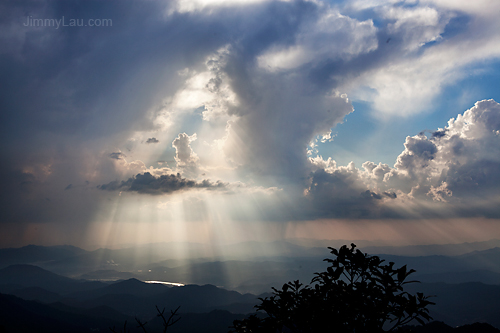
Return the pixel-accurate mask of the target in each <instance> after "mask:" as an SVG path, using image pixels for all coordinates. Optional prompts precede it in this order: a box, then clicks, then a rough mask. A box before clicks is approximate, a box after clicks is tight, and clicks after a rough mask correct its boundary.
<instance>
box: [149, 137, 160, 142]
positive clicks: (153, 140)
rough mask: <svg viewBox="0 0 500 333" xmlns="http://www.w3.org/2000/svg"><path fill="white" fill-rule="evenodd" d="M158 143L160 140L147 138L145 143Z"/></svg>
mask: <svg viewBox="0 0 500 333" xmlns="http://www.w3.org/2000/svg"><path fill="white" fill-rule="evenodd" d="M158 142H160V140H158V139H157V138H149V139H148V140H147V141H146V143H158Z"/></svg>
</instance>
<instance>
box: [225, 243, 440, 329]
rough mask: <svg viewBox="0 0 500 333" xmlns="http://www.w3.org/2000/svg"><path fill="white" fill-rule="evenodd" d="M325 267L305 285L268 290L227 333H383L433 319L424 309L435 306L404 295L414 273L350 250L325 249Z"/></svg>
mask: <svg viewBox="0 0 500 333" xmlns="http://www.w3.org/2000/svg"><path fill="white" fill-rule="evenodd" d="M329 249H330V253H331V254H333V255H334V258H333V259H325V261H326V262H328V263H330V266H329V267H328V268H327V269H326V271H325V272H321V273H315V277H314V278H313V279H312V281H311V284H310V285H303V284H302V283H300V282H299V281H298V280H297V281H293V282H288V283H286V284H284V285H283V286H282V288H281V290H278V289H276V288H273V295H272V296H271V297H266V298H260V301H261V304H260V305H257V306H256V309H257V310H260V311H263V312H264V313H265V316H261V317H259V316H257V315H252V316H250V317H249V318H247V319H244V320H239V321H238V320H237V321H235V322H234V323H233V327H232V329H233V330H232V332H237V333H243V332H245V333H248V332H262V333H266V332H272V333H276V332H294V333H295V332H297V333H298V332H300V333H305V332H333V331H334V332H346V333H347V332H349V333H350V332H356V333H358V332H370V333H376V332H385V331H397V330H398V329H401V327H403V326H404V325H406V324H408V323H409V322H411V321H413V320H416V321H418V322H419V323H422V324H423V323H424V320H430V319H432V318H431V317H430V316H429V310H428V309H427V306H428V305H430V304H434V303H432V302H430V301H429V300H428V298H429V297H428V296H424V295H423V294H422V293H417V294H416V295H412V294H410V293H408V292H406V291H404V290H403V287H404V285H405V284H408V283H414V282H418V281H407V278H408V276H409V275H410V274H412V273H414V272H415V270H413V269H410V270H408V269H407V267H406V265H405V266H403V267H400V268H394V263H393V262H389V263H385V261H384V260H382V259H380V258H379V257H378V256H369V255H367V254H365V253H362V252H361V251H360V250H358V249H356V246H355V245H354V244H351V247H347V246H346V245H344V246H342V247H341V248H340V249H339V250H337V249H334V248H331V247H330V248H329Z"/></svg>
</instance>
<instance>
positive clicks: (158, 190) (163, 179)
mask: <svg viewBox="0 0 500 333" xmlns="http://www.w3.org/2000/svg"><path fill="white" fill-rule="evenodd" d="M98 188H99V189H101V190H106V191H129V192H138V193H144V194H168V193H173V192H177V191H186V190H189V189H208V190H224V189H226V188H227V184H226V183H223V182H220V181H217V182H215V183H214V182H211V181H209V180H207V179H205V180H203V181H201V182H198V181H195V180H190V179H186V178H182V177H181V175H180V174H179V173H178V174H176V175H174V174H171V175H161V176H158V177H155V176H153V175H151V174H150V173H149V172H145V173H144V174H137V175H136V176H134V177H131V178H129V179H128V180H126V181H121V182H119V181H113V182H110V183H108V184H104V185H99V186H98Z"/></svg>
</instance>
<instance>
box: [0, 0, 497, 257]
mask: <svg viewBox="0 0 500 333" xmlns="http://www.w3.org/2000/svg"><path fill="white" fill-rule="evenodd" d="M499 14H500V2H498V1H495V0H478V1H475V2H470V1H465V0H421V1H415V0H414V1H396V0H353V1H319V0H318V1H315V0H312V1H300V0H289V1H265V0H247V1H245V0H233V1H230V0H227V1H224V0H179V1H174V0H172V1H156V0H149V1H142V2H138V1H126V0H124V1H44V0H33V1H17V0H16V1H2V3H1V4H0V25H1V29H0V86H1V88H2V89H0V116H1V120H0V126H1V130H0V137H1V141H2V145H1V146H0V147H1V159H2V163H1V164H0V172H1V175H2V177H1V178H2V182H1V185H2V186H1V190H0V246H1V247H17V246H23V245H27V244H39V245H57V244H72V245H76V246H80V247H83V248H87V249H93V248H98V247H119V246H121V245H123V244H139V243H149V242H163V241H165V242H167V241H191V242H204V243H209V244H219V243H231V242H238V241H245V240H274V239H283V238H293V237H306V238H318V239H371V240H379V241H381V242H384V243H387V244H416V243H418V244H424V243H455V242H465V241H480V240H488V239H491V238H500V208H499V207H500V104H499V103H498V102H500V92H499V90H498V86H499V83H500V34H499V33H498V31H500V21H499V20H498V15H499Z"/></svg>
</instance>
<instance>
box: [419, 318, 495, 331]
mask: <svg viewBox="0 0 500 333" xmlns="http://www.w3.org/2000/svg"><path fill="white" fill-rule="evenodd" d="M409 328H410V327H409ZM411 332H414V333H500V330H499V329H496V328H494V327H493V326H491V325H489V324H486V323H474V324H470V325H463V326H459V327H451V326H449V325H446V324H445V323H443V322H440V321H434V322H432V323H429V324H426V325H424V326H416V327H415V326H411Z"/></svg>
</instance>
